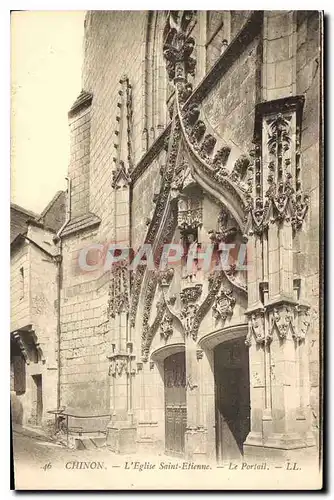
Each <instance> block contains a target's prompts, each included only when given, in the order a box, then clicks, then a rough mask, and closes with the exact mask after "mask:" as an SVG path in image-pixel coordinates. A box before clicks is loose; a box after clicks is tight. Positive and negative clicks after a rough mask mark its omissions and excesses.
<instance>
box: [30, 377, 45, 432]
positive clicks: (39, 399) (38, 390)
mask: <svg viewBox="0 0 334 500" xmlns="http://www.w3.org/2000/svg"><path fill="white" fill-rule="evenodd" d="M32 378H33V380H34V383H35V394H34V401H33V417H34V420H35V422H34V424H35V425H41V423H42V416H43V388H42V375H33V377H32Z"/></svg>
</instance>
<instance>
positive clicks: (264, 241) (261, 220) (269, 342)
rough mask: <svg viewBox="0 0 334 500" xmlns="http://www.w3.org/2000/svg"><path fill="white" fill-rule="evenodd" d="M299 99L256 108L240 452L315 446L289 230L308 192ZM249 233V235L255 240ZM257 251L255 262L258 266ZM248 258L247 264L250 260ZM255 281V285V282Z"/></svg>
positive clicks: (284, 452) (303, 313) (300, 453)
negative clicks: (244, 433) (245, 418)
mask: <svg viewBox="0 0 334 500" xmlns="http://www.w3.org/2000/svg"><path fill="white" fill-rule="evenodd" d="M302 108H303V99H302V98H300V97H298V96H296V97H291V98H287V99H279V100H276V101H271V102H267V103H263V104H261V105H259V106H258V107H257V110H256V111H257V124H258V125H259V126H260V130H259V145H258V151H259V150H260V151H261V161H260V162H258V163H257V164H256V167H255V178H256V180H257V182H256V187H255V199H256V201H255V209H254V210H253V212H252V217H253V231H254V230H255V233H256V235H255V236H252V238H251V240H250V243H251V245H252V247H251V248H252V250H253V252H254V260H252V261H251V262H249V265H250V269H249V278H250V282H249V287H250V288H249V292H250V299H251V300H252V301H253V302H251V301H250V303H249V309H248V317H249V333H248V336H247V340H246V343H247V344H248V345H249V346H250V373H251V408H252V413H251V432H250V434H249V435H248V437H247V439H246V442H245V445H244V454H245V456H246V457H247V458H262V459H266V460H269V459H270V458H277V457H280V458H282V460H286V459H301V458H302V457H305V449H306V448H311V449H310V450H308V451H307V452H306V455H307V456H309V455H310V452H311V451H313V450H314V444H315V441H314V437H313V436H312V433H311V419H310V409H309V408H310V406H309V395H308V394H309V390H308V371H309V370H308V358H307V352H306V350H305V349H306V344H307V337H306V333H307V329H308V325H309V319H308V318H309V306H308V305H307V304H306V303H305V302H304V301H302V300H301V298H300V297H301V295H300V290H298V283H300V281H299V280H298V279H297V280H296V279H294V272H293V271H294V270H293V246H294V235H295V233H296V231H298V230H299V229H300V227H301V225H302V223H303V219H304V217H305V214H306V211H307V202H308V200H307V197H306V196H305V195H304V193H303V192H302V186H301V182H300V168H301V165H300V154H299V143H300V134H301V132H300V130H301V117H302ZM254 238H255V240H254ZM259 253H261V255H262V258H261V261H262V267H261V266H259V265H258V262H259V261H258V257H259ZM253 264H254V270H252V269H251V266H252V265H253ZM255 283H256V286H255V285H254V284H255Z"/></svg>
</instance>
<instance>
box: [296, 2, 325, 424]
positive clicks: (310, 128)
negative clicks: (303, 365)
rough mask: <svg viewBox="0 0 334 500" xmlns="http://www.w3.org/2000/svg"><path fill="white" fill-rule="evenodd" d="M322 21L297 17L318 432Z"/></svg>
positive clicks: (302, 249) (303, 247) (304, 253)
mask: <svg viewBox="0 0 334 500" xmlns="http://www.w3.org/2000/svg"><path fill="white" fill-rule="evenodd" d="M320 28H321V20H320V15H319V13H318V12H303V11H301V12H298V15H297V60H296V91H297V93H298V94H304V95H305V105H304V110H303V124H302V140H301V153H302V157H301V161H302V167H301V168H302V170H301V179H302V185H303V189H304V190H305V192H307V193H308V194H309V196H310V208H309V212H308V214H307V217H306V224H305V228H304V230H303V231H302V232H301V233H300V238H299V242H298V247H297V255H296V267H297V266H298V267H297V272H298V273H299V274H300V276H302V277H303V279H304V284H303V287H304V297H305V300H306V301H308V302H309V303H310V305H311V306H312V309H313V310H312V323H311V325H310V330H309V356H310V383H311V405H312V409H313V417H314V420H313V425H314V427H315V428H319V368H320V365H319V363H320V357H319V356H320V349H321V345H322V344H321V342H320V328H319V321H320V318H319V305H320V303H319V294H320V293H321V288H320V275H319V265H320V244H321V241H323V234H322V232H321V230H320V228H321V225H320V226H319V223H320V218H321V206H322V204H323V201H322V199H321V197H320V186H321V183H320V161H321V145H320V142H319V133H320V112H321V109H320V94H319V86H320V85H321V80H320V78H321V66H320V65H321V55H320V34H321V29H320Z"/></svg>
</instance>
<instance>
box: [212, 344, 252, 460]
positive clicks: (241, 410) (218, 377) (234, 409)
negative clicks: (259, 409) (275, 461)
mask: <svg viewBox="0 0 334 500" xmlns="http://www.w3.org/2000/svg"><path fill="white" fill-rule="evenodd" d="M214 374H215V401H216V405H215V406H216V452H217V460H218V461H223V460H230V459H234V460H238V459H241V458H242V455H243V448H242V447H243V443H244V441H245V439H246V437H247V435H248V433H249V431H250V387H249V358H248V351H247V349H246V346H245V342H244V338H243V337H241V338H240V337H239V338H236V339H233V340H229V341H226V342H223V343H221V344H219V345H217V346H216V347H215V349H214Z"/></svg>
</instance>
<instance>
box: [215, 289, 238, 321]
mask: <svg viewBox="0 0 334 500" xmlns="http://www.w3.org/2000/svg"><path fill="white" fill-rule="evenodd" d="M235 302H236V299H235V297H233V291H232V290H227V289H225V288H224V289H223V290H221V291H220V293H219V295H217V296H216V298H215V301H214V303H213V306H212V311H213V316H214V317H215V318H216V319H221V320H223V321H225V320H226V318H227V317H228V316H232V314H233V308H234V306H235Z"/></svg>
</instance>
